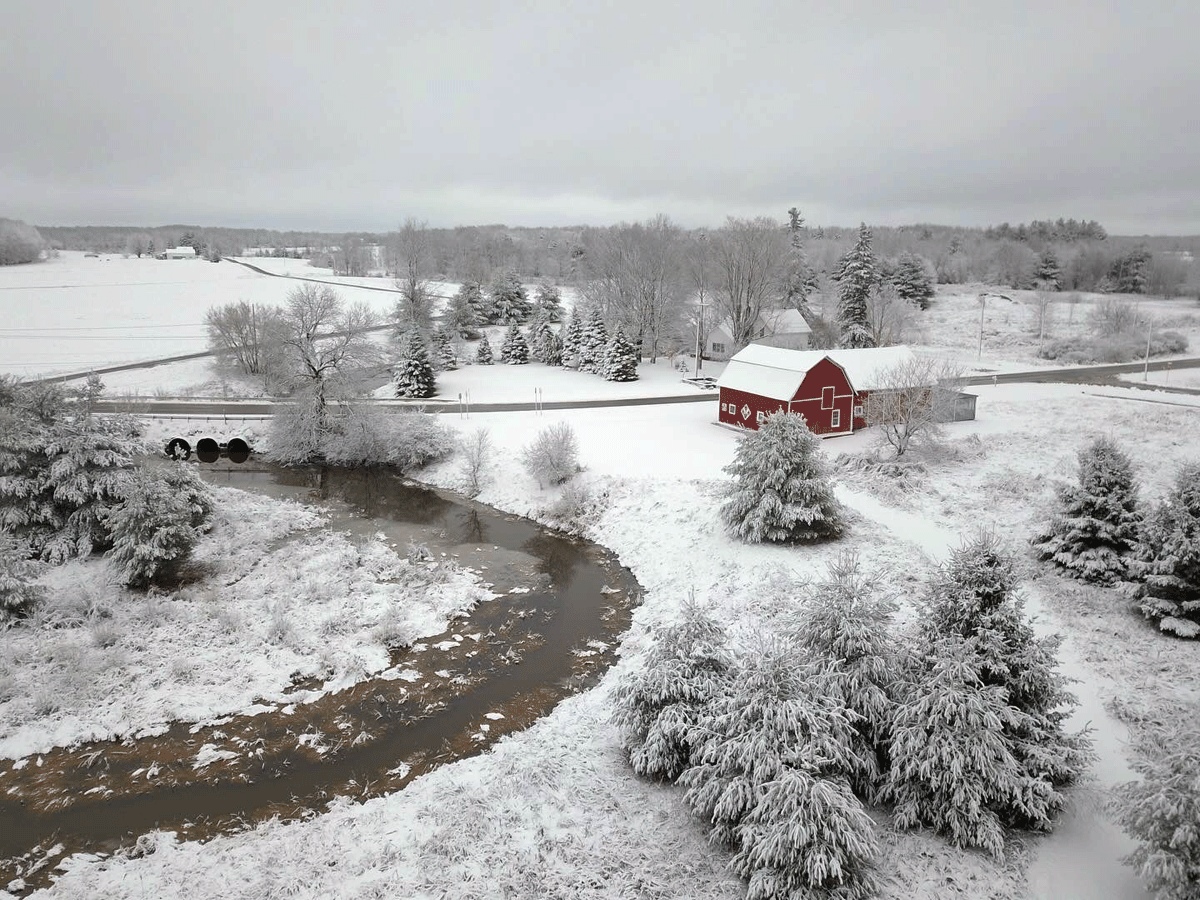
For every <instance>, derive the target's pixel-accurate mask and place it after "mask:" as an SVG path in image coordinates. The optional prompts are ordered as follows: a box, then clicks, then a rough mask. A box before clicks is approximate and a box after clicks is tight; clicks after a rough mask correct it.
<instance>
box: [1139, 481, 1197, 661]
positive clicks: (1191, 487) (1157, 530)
mask: <svg viewBox="0 0 1200 900" xmlns="http://www.w3.org/2000/svg"><path fill="white" fill-rule="evenodd" d="M1130 568H1131V570H1132V572H1131V574H1133V575H1134V576H1135V577H1136V578H1138V579H1139V580H1140V582H1141V583H1140V584H1138V585H1136V586H1135V589H1134V594H1135V596H1136V597H1137V598H1138V603H1139V606H1140V607H1141V610H1142V613H1143V614H1144V615H1145V616H1146V618H1148V619H1152V620H1154V621H1156V622H1158V627H1159V628H1161V629H1162V630H1163V631H1166V632H1169V633H1171V634H1175V635H1178V636H1179V637H1185V638H1196V637H1200V463H1189V464H1187V465H1185V466H1184V467H1183V468H1182V469H1181V470H1180V471H1179V474H1178V475H1177V476H1176V478H1175V483H1174V484H1173V485H1172V487H1171V492H1170V494H1169V495H1168V496H1167V497H1166V498H1165V499H1163V500H1161V501H1159V503H1158V505H1157V506H1155V507H1154V509H1153V510H1152V511H1151V512H1150V514H1149V515H1147V516H1146V520H1145V521H1144V522H1143V523H1142V530H1141V534H1140V536H1139V539H1138V545H1137V552H1136V554H1135V558H1134V560H1133V562H1132V563H1131V564H1130Z"/></svg>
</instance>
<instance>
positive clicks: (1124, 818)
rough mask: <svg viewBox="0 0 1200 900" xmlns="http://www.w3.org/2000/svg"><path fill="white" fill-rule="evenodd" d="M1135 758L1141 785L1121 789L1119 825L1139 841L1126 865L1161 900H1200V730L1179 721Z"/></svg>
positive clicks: (1119, 796) (1134, 764) (1131, 785)
mask: <svg viewBox="0 0 1200 900" xmlns="http://www.w3.org/2000/svg"><path fill="white" fill-rule="evenodd" d="M1147 743H1148V744H1149V746H1147V747H1146V750H1145V752H1143V753H1138V754H1134V755H1133V757H1132V761H1133V768H1134V769H1135V770H1136V771H1137V773H1138V775H1140V776H1141V779H1140V780H1139V781H1133V782H1130V783H1128V784H1123V785H1120V786H1119V787H1118V788H1117V798H1116V809H1117V820H1118V821H1119V822H1120V824H1121V826H1122V827H1123V828H1124V829H1125V830H1126V831H1127V832H1128V833H1129V834H1130V836H1131V837H1133V838H1134V839H1135V840H1136V841H1138V842H1139V846H1138V847H1137V849H1136V850H1134V851H1133V853H1131V854H1130V855H1129V856H1128V857H1126V858H1125V862H1126V863H1128V864H1129V865H1132V866H1135V867H1136V868H1137V870H1138V874H1139V875H1140V876H1141V877H1142V879H1143V880H1144V881H1145V882H1146V887H1147V888H1149V890H1150V891H1152V892H1153V893H1154V896H1155V897H1157V898H1159V900H1195V898H1196V897H1200V827H1197V823H1198V822H1200V775H1198V774H1197V773H1200V729H1197V727H1196V724H1195V722H1194V721H1192V722H1176V723H1173V725H1172V726H1171V727H1169V728H1166V729H1162V730H1160V731H1159V733H1157V734H1154V735H1153V739H1152V740H1150V741H1148V742H1147Z"/></svg>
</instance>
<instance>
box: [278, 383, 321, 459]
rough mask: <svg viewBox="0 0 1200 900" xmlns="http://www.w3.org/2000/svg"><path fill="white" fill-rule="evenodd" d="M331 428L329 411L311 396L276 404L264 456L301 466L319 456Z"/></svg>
mask: <svg viewBox="0 0 1200 900" xmlns="http://www.w3.org/2000/svg"><path fill="white" fill-rule="evenodd" d="M329 427H330V426H329V418H328V414H327V413H325V412H324V411H323V409H322V408H321V407H319V406H317V404H316V403H315V402H314V401H313V398H311V397H299V398H297V399H296V400H295V402H293V403H288V404H286V405H283V406H276V407H275V408H274V409H273V410H272V414H271V430H270V433H269V437H268V440H267V452H266V453H265V454H264V455H265V456H266V458H267V460H268V461H270V462H273V463H275V464H276V465H280V466H300V465H304V464H306V463H310V462H312V461H313V460H316V459H320V458H321V454H322V452H323V450H322V443H323V441H324V439H325V435H326V433H327V432H328V429H329Z"/></svg>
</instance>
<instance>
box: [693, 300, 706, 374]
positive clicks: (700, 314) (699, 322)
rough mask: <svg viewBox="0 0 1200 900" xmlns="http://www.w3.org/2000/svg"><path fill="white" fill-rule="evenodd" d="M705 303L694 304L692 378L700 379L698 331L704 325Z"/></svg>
mask: <svg viewBox="0 0 1200 900" xmlns="http://www.w3.org/2000/svg"><path fill="white" fill-rule="evenodd" d="M706 306H708V304H707V303H697V304H696V374H695V375H694V376H693V377H694V378H699V377H700V329H701V327H702V326H703V325H704V307H706Z"/></svg>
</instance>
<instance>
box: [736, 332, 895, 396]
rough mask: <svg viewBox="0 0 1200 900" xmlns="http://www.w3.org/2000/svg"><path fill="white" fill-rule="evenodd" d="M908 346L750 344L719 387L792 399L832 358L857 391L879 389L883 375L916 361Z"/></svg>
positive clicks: (740, 352) (739, 354) (737, 355)
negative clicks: (813, 372) (814, 347)
mask: <svg viewBox="0 0 1200 900" xmlns="http://www.w3.org/2000/svg"><path fill="white" fill-rule="evenodd" d="M913 355H914V354H913V352H912V350H910V349H909V348H908V347H871V348H867V349H863V350H788V349H785V348H783V347H767V346H764V345H763V344H750V345H749V346H747V347H745V348H743V349H742V350H739V351H738V352H737V353H736V354H735V355H734V357H733V358H732V359H731V360H729V363H728V365H726V366H725V371H724V372H722V373H721V377H720V378H718V379H717V386H718V387H725V388H730V389H731V390H735V391H746V392H747V393H751V394H759V395H760V396H763V397H770V398H771V399H772V400H784V401H787V400H791V399H792V398H793V397H795V396H796V391H798V390H799V389H800V383H801V382H802V381H804V376H805V375H807V374H808V371H809V370H810V369H811V368H812V367H813V366H815V365H816V364H817V363H819V362H820V361H821V360H823V359H825V358H826V357H829V359H831V360H833V361H834V362H835V363H837V364H838V365H839V366H841V368H842V371H844V372H845V373H846V378H847V379H849V381H850V386H851V387H853V388H854V390H856V391H872V390H875V389H877V388H878V387H879V384H880V382H879V376H880V374H881V373H883V372H885V371H886V370H888V369H890V368H892V367H893V366H896V365H899V364H900V363H903V362H907V361H908V360H910V359H912V358H913Z"/></svg>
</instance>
